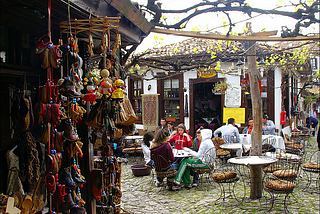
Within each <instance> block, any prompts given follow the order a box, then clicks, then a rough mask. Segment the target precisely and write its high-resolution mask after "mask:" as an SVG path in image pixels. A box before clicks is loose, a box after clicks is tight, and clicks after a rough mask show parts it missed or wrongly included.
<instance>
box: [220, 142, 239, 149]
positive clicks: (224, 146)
mask: <svg viewBox="0 0 320 214" xmlns="http://www.w3.org/2000/svg"><path fill="white" fill-rule="evenodd" d="M220 148H221V149H242V143H229V144H222V145H220Z"/></svg>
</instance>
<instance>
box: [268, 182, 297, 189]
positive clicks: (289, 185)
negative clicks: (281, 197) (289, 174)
mask: <svg viewBox="0 0 320 214" xmlns="http://www.w3.org/2000/svg"><path fill="white" fill-rule="evenodd" d="M265 186H266V187H267V188H270V189H273V190H276V191H284V190H287V191H292V190H293V188H295V187H296V184H295V183H293V182H290V181H284V180H272V181H268V182H266V185H265Z"/></svg>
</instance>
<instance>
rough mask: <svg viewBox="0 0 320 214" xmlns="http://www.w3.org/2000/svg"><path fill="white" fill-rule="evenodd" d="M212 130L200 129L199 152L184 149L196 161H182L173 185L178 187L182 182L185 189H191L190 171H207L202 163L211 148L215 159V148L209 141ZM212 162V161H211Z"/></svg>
mask: <svg viewBox="0 0 320 214" xmlns="http://www.w3.org/2000/svg"><path fill="white" fill-rule="evenodd" d="M211 138H212V130H211V129H202V130H201V131H200V136H199V138H198V139H199V141H200V142H201V144H200V148H199V152H195V151H193V150H191V149H189V148H184V150H185V151H187V152H189V153H190V155H192V156H193V157H195V158H196V159H184V160H183V161H182V162H181V165H180V167H179V171H178V174H177V175H176V176H175V178H174V180H173V183H175V184H176V185H180V182H181V180H183V183H184V185H185V186H186V187H187V188H191V187H192V186H191V179H190V170H191V169H209V167H208V165H207V164H206V163H205V162H204V155H205V154H206V152H208V151H209V150H210V149H211V148H212V154H213V159H215V154H216V152H215V146H214V145H213V142H212V140H211ZM212 161H213V160H212Z"/></svg>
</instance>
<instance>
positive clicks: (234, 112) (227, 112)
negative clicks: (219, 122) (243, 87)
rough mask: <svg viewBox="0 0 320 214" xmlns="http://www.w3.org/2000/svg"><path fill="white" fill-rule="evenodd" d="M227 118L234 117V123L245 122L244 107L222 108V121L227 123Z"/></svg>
mask: <svg viewBox="0 0 320 214" xmlns="http://www.w3.org/2000/svg"><path fill="white" fill-rule="evenodd" d="M229 118H234V120H235V122H236V123H246V109H245V108H223V123H228V119H229Z"/></svg>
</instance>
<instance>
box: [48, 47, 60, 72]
mask: <svg viewBox="0 0 320 214" xmlns="http://www.w3.org/2000/svg"><path fill="white" fill-rule="evenodd" d="M49 50H50V53H49V61H50V64H51V65H52V67H54V68H58V67H59V65H60V64H61V63H60V58H61V57H62V52H61V50H60V49H59V45H52V48H50V49H49Z"/></svg>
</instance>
